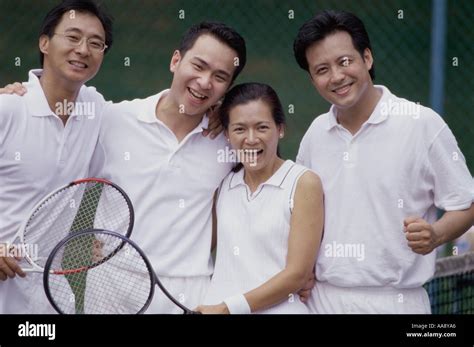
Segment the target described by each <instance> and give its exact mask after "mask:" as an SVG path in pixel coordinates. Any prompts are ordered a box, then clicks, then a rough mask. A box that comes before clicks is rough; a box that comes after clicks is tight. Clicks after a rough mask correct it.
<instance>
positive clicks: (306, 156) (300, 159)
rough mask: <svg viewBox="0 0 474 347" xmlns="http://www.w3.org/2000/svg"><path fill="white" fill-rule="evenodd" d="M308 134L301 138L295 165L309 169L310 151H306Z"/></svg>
mask: <svg viewBox="0 0 474 347" xmlns="http://www.w3.org/2000/svg"><path fill="white" fill-rule="evenodd" d="M308 132H309V130H308ZM308 132H306V134H305V135H304V136H303V139H302V140H301V143H300V148H299V150H298V154H297V155H296V163H297V164H300V165H303V166H306V167H307V168H311V160H310V151H309V150H308V147H309V137H308Z"/></svg>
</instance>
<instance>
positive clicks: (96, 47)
mask: <svg viewBox="0 0 474 347" xmlns="http://www.w3.org/2000/svg"><path fill="white" fill-rule="evenodd" d="M54 35H59V36H62V37H64V38H65V39H66V41H67V43H68V44H69V45H70V46H72V47H79V46H80V45H82V43H83V42H84V39H85V37H84V36H81V35H79V34H72V33H71V34H59V33H54ZM86 42H87V47H88V48H89V49H90V50H91V51H92V52H94V53H102V52H104V51H105V49H106V48H107V47H108V46H107V45H106V44H105V42H104V41H102V40H99V39H96V38H92V37H91V38H88V39H87V41H86Z"/></svg>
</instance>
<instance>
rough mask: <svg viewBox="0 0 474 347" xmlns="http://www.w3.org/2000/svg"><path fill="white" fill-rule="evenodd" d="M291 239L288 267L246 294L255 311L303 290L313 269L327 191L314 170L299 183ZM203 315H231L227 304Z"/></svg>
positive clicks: (203, 308)
mask: <svg viewBox="0 0 474 347" xmlns="http://www.w3.org/2000/svg"><path fill="white" fill-rule="evenodd" d="M294 200H295V204H294V209H293V215H292V217H291V229H290V234H289V238H288V256H287V260H286V267H285V269H283V271H281V272H279V273H278V274H276V275H275V276H273V277H272V278H270V279H269V280H268V281H267V282H265V283H263V284H262V285H261V286H259V287H257V288H255V289H253V290H251V291H249V292H247V293H245V294H244V297H245V300H246V301H247V303H248V305H249V306H250V310H251V312H255V311H259V310H262V309H264V308H267V307H270V306H273V305H276V304H278V303H280V302H282V301H283V300H286V299H288V295H289V294H291V293H294V292H296V291H297V290H298V289H300V288H302V287H303V286H304V284H305V283H306V281H307V278H308V277H309V275H310V273H311V272H312V270H313V267H314V262H315V259H316V255H317V251H318V249H319V245H320V242H321V235H322V229H323V220H324V206H323V190H322V186H321V181H320V180H319V177H318V176H317V175H316V174H314V173H313V172H311V171H308V172H306V173H305V174H304V175H303V176H301V178H300V179H299V181H298V184H297V187H296V193H295V198H294ZM198 310H199V311H201V312H203V313H229V310H228V308H227V307H226V304H225V303H221V304H219V305H213V306H200V307H198Z"/></svg>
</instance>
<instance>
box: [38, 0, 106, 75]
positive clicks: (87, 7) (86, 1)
mask: <svg viewBox="0 0 474 347" xmlns="http://www.w3.org/2000/svg"><path fill="white" fill-rule="evenodd" d="M73 10H74V11H77V12H79V13H90V14H92V15H94V16H96V17H97V18H98V19H99V20H100V22H101V23H102V26H103V27H104V31H105V44H106V45H107V49H106V50H105V52H107V51H108V50H109V49H110V47H111V46H112V43H113V34H112V24H113V18H112V17H111V16H110V15H109V14H108V13H107V12H106V11H105V9H104V7H103V5H102V4H99V3H97V2H96V1H94V0H64V1H62V2H61V3H60V4H59V5H57V6H56V7H54V8H53V9H51V11H49V12H48V14H47V15H46V17H45V18H44V20H43V24H42V25H41V30H40V33H39V36H40V37H41V36H42V35H47V36H48V37H50V38H51V37H52V36H53V34H54V30H55V29H56V27H57V25H58V24H59V22H60V21H61V18H62V17H63V15H64V13H66V12H69V11H73ZM43 62H44V54H43V53H42V52H41V51H40V63H41V67H43Z"/></svg>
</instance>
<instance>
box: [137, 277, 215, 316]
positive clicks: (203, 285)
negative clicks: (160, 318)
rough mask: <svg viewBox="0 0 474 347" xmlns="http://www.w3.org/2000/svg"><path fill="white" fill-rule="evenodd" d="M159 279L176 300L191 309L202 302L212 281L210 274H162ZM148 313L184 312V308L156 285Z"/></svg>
mask: <svg viewBox="0 0 474 347" xmlns="http://www.w3.org/2000/svg"><path fill="white" fill-rule="evenodd" d="M159 280H160V282H161V283H162V284H163V286H164V287H165V288H166V290H167V291H168V292H169V293H170V294H171V295H172V296H173V297H174V298H175V299H176V300H178V301H179V302H180V303H181V304H183V305H184V306H186V307H187V308H189V309H190V310H193V309H195V308H196V307H198V306H199V305H201V304H202V302H203V300H204V297H205V296H206V293H207V289H208V288H209V284H210V282H211V278H210V277H209V276H194V277H164V276H160V277H159ZM146 313H148V314H150V313H154V314H160V313H165V314H166V313H174V314H181V313H183V310H182V309H180V308H179V307H178V306H176V305H175V304H174V303H173V302H172V301H171V300H169V299H168V297H167V296H166V295H165V294H164V293H163V292H162V291H161V289H160V288H158V286H155V295H154V296H153V300H152V302H151V304H150V306H149V307H148V310H147V311H146Z"/></svg>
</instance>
